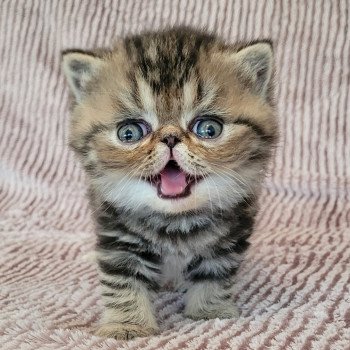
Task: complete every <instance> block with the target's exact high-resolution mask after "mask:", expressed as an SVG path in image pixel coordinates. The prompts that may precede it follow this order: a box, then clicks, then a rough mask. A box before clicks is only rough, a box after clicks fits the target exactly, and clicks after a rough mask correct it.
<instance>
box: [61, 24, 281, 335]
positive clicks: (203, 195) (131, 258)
mask: <svg viewBox="0 0 350 350" xmlns="http://www.w3.org/2000/svg"><path fill="white" fill-rule="evenodd" d="M64 59H65V60H64V61H65V63H64V67H65V71H66V74H67V76H68V79H69V83H70V85H71V88H72V90H73V92H74V94H75V97H76V101H77V103H76V105H75V107H74V111H73V119H72V124H71V145H72V147H73V148H74V150H75V151H76V153H77V154H78V155H79V157H80V159H81V161H82V163H83V165H84V167H85V169H86V171H87V173H88V175H89V185H90V194H91V196H90V197H91V203H92V206H93V208H94V215H95V217H96V223H97V233H98V242H97V253H98V262H99V270H100V279H101V286H102V289H103V293H102V296H103V297H104V300H105V304H106V312H105V314H104V317H103V320H102V326H101V328H100V330H99V334H101V335H106V336H114V337H116V338H128V337H133V336H142V335H148V334H152V333H153V332H155V331H156V330H157V323H156V320H155V317H154V315H153V311H152V304H151V300H152V298H153V297H154V296H155V293H156V291H157V290H159V289H160V288H163V287H169V286H172V287H173V288H180V289H181V290H183V291H185V303H186V306H185V314H186V315H188V316H189V317H192V318H195V319H200V318H215V317H220V318H230V317H235V316H237V311H236V308H235V306H234V304H233V302H232V300H231V299H230V296H231V295H232V288H233V277H234V275H235V273H236V271H237V268H238V267H239V264H240V262H241V260H242V253H244V251H245V250H246V249H247V247H248V245H249V244H248V242H247V239H248V238H249V236H250V234H251V232H252V228H253V223H254V217H255V214H256V210H257V209H256V199H257V195H258V194H259V191H260V186H261V180H262V178H263V176H264V169H265V167H266V164H267V161H268V159H269V157H270V153H271V148H272V146H273V143H274V140H275V137H276V121H275V117H274V114H273V108H272V106H271V87H272V84H271V64H272V63H271V61H272V51H271V46H270V44H269V43H267V42H259V43H254V44H250V45H236V46H228V45H225V44H224V43H222V42H221V41H220V40H218V39H216V38H214V37H212V36H208V35H205V34H202V33H199V32H195V31H192V30H170V31H166V32H159V33H149V34H145V35H141V36H135V37H130V38H127V39H125V40H124V41H122V42H120V43H119V44H118V45H117V47H116V48H115V49H113V50H110V51H99V52H97V53H95V54H83V53H79V52H69V53H66V54H65V56H64ZM135 135H136V136H137V137H140V138H139V139H135V137H136V136H135ZM127 138H129V139H127ZM130 140H132V142H130ZM135 140H136V141H135ZM199 175H200V176H199Z"/></svg>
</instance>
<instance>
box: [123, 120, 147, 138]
mask: <svg viewBox="0 0 350 350" xmlns="http://www.w3.org/2000/svg"><path fill="white" fill-rule="evenodd" d="M147 134H148V129H147V127H146V125H145V124H144V123H138V122H131V123H129V124H124V125H122V126H121V127H120V128H119V129H118V138H119V140H120V141H122V142H136V141H139V140H141V139H142V138H143V137H145V136H146V135H147Z"/></svg>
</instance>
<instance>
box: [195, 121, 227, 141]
mask: <svg viewBox="0 0 350 350" xmlns="http://www.w3.org/2000/svg"><path fill="white" fill-rule="evenodd" d="M192 131H193V132H194V133H195V134H196V135H197V136H199V137H201V138H203V139H215V138H217V137H218V136H219V135H220V134H221V132H222V124H221V123H220V122H218V121H217V120H215V119H201V120H198V121H197V122H196V123H195V124H194V126H193V128H192Z"/></svg>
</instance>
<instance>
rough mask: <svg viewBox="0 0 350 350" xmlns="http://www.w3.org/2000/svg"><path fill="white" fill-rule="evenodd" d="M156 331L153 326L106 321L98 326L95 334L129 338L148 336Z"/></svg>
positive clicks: (123, 338) (121, 338)
mask: <svg viewBox="0 0 350 350" xmlns="http://www.w3.org/2000/svg"><path fill="white" fill-rule="evenodd" d="M155 333H157V329H155V328H147V327H146V326H140V325H137V324H130V323H106V324H103V325H102V326H100V327H99V329H98V330H97V331H96V332H95V335H97V336H99V337H105V338H115V339H118V340H129V339H133V338H137V337H148V336H150V335H153V334H155Z"/></svg>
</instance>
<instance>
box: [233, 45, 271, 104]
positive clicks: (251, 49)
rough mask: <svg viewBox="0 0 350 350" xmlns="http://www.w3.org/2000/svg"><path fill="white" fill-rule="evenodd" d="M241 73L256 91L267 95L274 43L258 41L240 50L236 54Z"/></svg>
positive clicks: (236, 61) (235, 57)
mask: <svg viewBox="0 0 350 350" xmlns="http://www.w3.org/2000/svg"><path fill="white" fill-rule="evenodd" d="M234 59H235V63H236V65H237V67H238V70H239V72H240V74H242V75H243V77H244V78H245V79H248V81H249V82H250V84H251V86H252V89H253V91H254V92H255V93H257V94H259V95H262V96H264V97H266V93H267V90H268V86H269V83H270V81H271V77H272V69H273V51H272V44H271V42H269V41H262V42H256V43H253V44H251V45H249V46H246V47H244V48H242V49H241V50H239V51H238V52H237V53H235V55H234Z"/></svg>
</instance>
